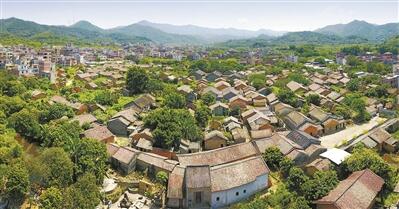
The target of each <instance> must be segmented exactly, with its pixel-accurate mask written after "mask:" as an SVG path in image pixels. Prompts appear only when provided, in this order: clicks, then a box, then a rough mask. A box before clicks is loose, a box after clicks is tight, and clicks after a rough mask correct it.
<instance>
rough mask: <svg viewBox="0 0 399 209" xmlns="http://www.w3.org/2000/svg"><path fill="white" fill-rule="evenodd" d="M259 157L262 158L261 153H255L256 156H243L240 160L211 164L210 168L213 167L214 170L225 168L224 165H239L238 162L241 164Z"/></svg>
mask: <svg viewBox="0 0 399 209" xmlns="http://www.w3.org/2000/svg"><path fill="white" fill-rule="evenodd" d="M258 158H262V157H261V156H260V155H254V156H250V157H247V158H243V159H240V160H236V161H232V162H229V163H223V164H219V165H213V166H211V165H210V166H209V168H210V169H212V170H218V169H221V168H224V167H228V166H232V165H237V164H239V163H241V162H247V161H251V160H255V159H258Z"/></svg>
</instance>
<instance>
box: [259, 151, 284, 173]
mask: <svg viewBox="0 0 399 209" xmlns="http://www.w3.org/2000/svg"><path fill="white" fill-rule="evenodd" d="M263 159H264V160H265V162H266V164H267V165H268V166H269V168H271V169H272V170H275V171H276V170H279V169H280V163H281V161H283V159H284V155H283V154H282V153H281V152H280V149H278V148H277V147H269V148H267V149H266V150H265V152H264V153H263Z"/></svg>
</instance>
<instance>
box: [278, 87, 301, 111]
mask: <svg viewBox="0 0 399 209" xmlns="http://www.w3.org/2000/svg"><path fill="white" fill-rule="evenodd" d="M277 97H278V99H279V100H280V101H281V102H283V103H286V104H289V105H291V106H294V107H296V106H297V104H298V99H297V97H296V95H295V93H294V92H292V91H291V90H288V89H282V90H280V91H279V92H278V93H277Z"/></svg>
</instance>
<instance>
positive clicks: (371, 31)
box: [0, 18, 399, 45]
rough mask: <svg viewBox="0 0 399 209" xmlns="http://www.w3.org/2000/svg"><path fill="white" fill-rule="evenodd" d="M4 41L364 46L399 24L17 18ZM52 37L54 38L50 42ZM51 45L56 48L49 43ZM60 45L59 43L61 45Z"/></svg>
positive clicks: (6, 24) (8, 24)
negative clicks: (293, 25)
mask: <svg viewBox="0 0 399 209" xmlns="http://www.w3.org/2000/svg"><path fill="white" fill-rule="evenodd" d="M0 25H1V27H0V29H1V30H0V33H1V34H2V35H1V36H0V40H1V37H3V36H4V37H10V36H14V37H17V38H23V39H27V40H33V41H41V42H46V40H52V41H54V40H58V39H57V38H59V39H61V40H65V41H72V42H73V41H79V42H83V43H92V42H96V43H137V42H153V43H159V44H171V45H181V44H214V43H220V42H224V43H227V45H229V44H230V45H236V44H238V45H240V44H243V43H252V44H253V43H256V44H261V45H262V44H266V43H277V44H278V43H360V42H367V41H373V42H376V41H383V40H385V39H387V38H389V37H392V36H395V35H397V34H399V23H388V24H384V25H375V24H371V23H367V22H365V21H358V20H355V21H352V22H350V23H348V24H337V25H329V26H326V27H323V28H320V29H317V30H315V31H302V32H286V31H273V30H267V29H261V30H257V31H251V30H242V29H235V28H207V27H200V26H195V25H171V24H160V23H152V22H149V21H140V22H137V23H134V24H131V25H127V26H120V27H115V28H111V29H102V28H100V27H98V26H96V25H93V24H92V23H90V22H88V21H79V22H77V23H75V24H73V25H70V26H53V25H43V24H38V23H35V22H31V21H25V20H21V19H17V18H8V19H0ZM49 37H50V38H49ZM49 42H50V44H54V43H53V42H51V41H49ZM57 43H58V42H57Z"/></svg>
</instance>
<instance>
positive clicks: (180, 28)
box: [137, 20, 286, 42]
mask: <svg viewBox="0 0 399 209" xmlns="http://www.w3.org/2000/svg"><path fill="white" fill-rule="evenodd" d="M137 24H139V25H145V26H149V27H152V28H157V29H159V30H161V31H163V32H166V33H173V34H180V35H190V36H196V37H199V38H201V39H205V40H207V41H209V42H220V41H227V40H230V39H243V38H251V37H256V36H259V35H261V34H264V35H268V36H280V35H283V34H284V33H286V32H285V31H273V30H266V29H261V30H258V31H251V30H242V29H235V28H207V27H200V26H195V25H171V24H161V23H153V22H149V21H146V20H143V21H140V22H138V23H137Z"/></svg>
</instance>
